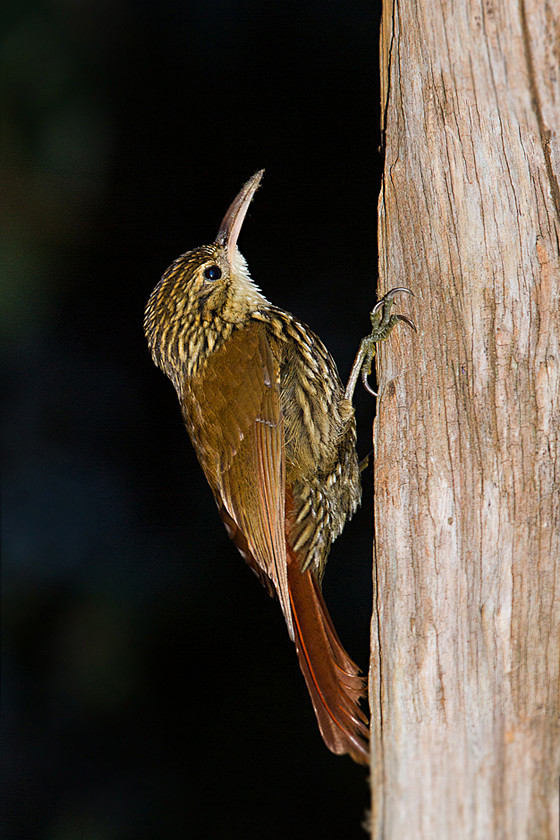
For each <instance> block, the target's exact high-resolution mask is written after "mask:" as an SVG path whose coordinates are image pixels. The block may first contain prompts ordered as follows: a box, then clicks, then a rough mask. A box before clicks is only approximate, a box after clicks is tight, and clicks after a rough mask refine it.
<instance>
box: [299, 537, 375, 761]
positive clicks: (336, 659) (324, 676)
mask: <svg viewBox="0 0 560 840" xmlns="http://www.w3.org/2000/svg"><path fill="white" fill-rule="evenodd" d="M288 552H289V555H288V558H287V559H288V588H289V593H290V604H291V607H292V614H293V621H294V631H295V645H296V650H297V655H298V659H299V664H300V668H301V670H302V672H303V676H304V677H305V682H306V683H307V689H308V691H309V694H310V696H311V701H312V703H313V708H314V709H315V714H316V716H317V722H318V724H319V729H320V731H321V735H322V736H323V740H324V742H325V744H326V745H327V747H328V748H329V750H331V751H332V752H333V753H336V754H338V755H342V754H343V753H348V754H349V755H350V756H351V757H352V758H353V759H354V761H356V762H358V764H367V763H368V762H369V750H368V739H369V732H368V726H367V718H366V716H365V714H364V713H363V712H362V710H361V708H360V706H359V702H360V700H361V699H363V698H365V696H366V688H365V681H364V679H363V678H362V677H361V676H360V674H359V670H358V668H357V666H356V665H355V664H354V662H352V660H351V659H350V657H349V656H348V654H347V653H346V651H345V650H344V648H343V647H342V644H341V642H340V639H339V638H338V635H337V633H336V630H335V629H334V626H333V623H332V620H331V617H330V615H329V613H328V611H327V607H326V605H325V602H324V600H323V596H322V594H321V590H320V588H319V584H318V583H317V581H316V580H315V577H314V575H313V573H312V572H311V570H310V569H307V570H306V571H305V572H301V567H300V564H299V561H298V560H297V558H296V557H295V556H293V555H292V553H291V551H290V550H288Z"/></svg>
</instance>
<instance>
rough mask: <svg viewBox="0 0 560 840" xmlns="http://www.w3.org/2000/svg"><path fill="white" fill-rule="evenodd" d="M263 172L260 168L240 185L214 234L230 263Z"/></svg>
mask: <svg viewBox="0 0 560 840" xmlns="http://www.w3.org/2000/svg"><path fill="white" fill-rule="evenodd" d="M263 174H264V169H260V170H259V171H258V172H256V173H255V174H254V175H253V177H252V178H250V179H249V180H248V181H247V183H246V184H244V185H243V186H242V187H241V189H240V191H239V193H238V194H237V197H236V198H234V200H233V201H232V203H231V204H230V206H229V209H228V211H227V213H226V215H225V216H224V218H223V221H222V224H221V225H220V229H219V231H218V235H217V236H216V240H215V242H216V244H217V245H221V246H222V247H223V248H225V251H226V257H227V260H228V262H229V263H230V265H231V263H232V261H233V257H234V254H235V248H236V246H237V240H238V238H239V233H240V231H241V226H242V224H243V222H244V220H245V216H246V215H247V210H248V209H249V204H250V203H251V201H252V199H253V196H254V195H255V192H256V191H257V188H258V186H259V184H260V182H261V178H262V176H263Z"/></svg>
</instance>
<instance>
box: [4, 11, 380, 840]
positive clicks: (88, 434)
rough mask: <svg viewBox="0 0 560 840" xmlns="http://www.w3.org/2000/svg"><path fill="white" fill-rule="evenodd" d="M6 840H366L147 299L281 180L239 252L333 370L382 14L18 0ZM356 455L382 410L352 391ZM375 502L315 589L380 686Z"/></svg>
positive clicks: (9, 85)
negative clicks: (159, 348) (148, 339)
mask: <svg viewBox="0 0 560 840" xmlns="http://www.w3.org/2000/svg"><path fill="white" fill-rule="evenodd" d="M2 16H3V24H4V26H3V30H4V37H5V41H4V43H5V48H4V55H5V58H4V94H3V109H2V110H3V116H2V145H3V149H4V154H3V159H4V161H8V162H9V163H8V165H7V166H4V167H3V169H4V179H5V188H4V189H3V192H4V195H5V202H4V209H3V211H2V212H3V219H2V229H3V234H2V236H3V244H2V257H1V259H2V263H3V272H2V273H3V275H4V277H5V278H6V279H7V281H8V282H7V283H5V284H4V289H3V291H2V306H1V310H2V311H1V317H2V349H3V357H4V364H5V373H6V376H5V379H6V380H7V398H6V400H5V410H4V458H3V462H4V493H3V498H4V502H3V504H4V525H3V541H4V551H3V557H4V560H3V570H4V571H3V576H4V587H3V600H4V609H3V624H4V633H3V657H2V660H3V671H4V678H3V688H2V707H3V731H4V739H3V742H4V746H3V748H2V749H3V759H2V764H3V773H4V780H3V784H2V788H3V800H4V802H3V822H4V826H5V829H4V830H3V831H2V836H3V837H5V838H6V840H16V838H17V840H19V838H21V839H22V840H31V838H41V840H42V838H45V840H76V839H79V840H114V839H116V838H118V839H119V840H121V838H131V840H132V838H134V840H143V838H158V839H160V838H178V837H189V838H191V837H193V838H199V837H200V838H218V837H219V838H223V837H226V838H237V837H239V838H247V839H249V838H257V837H258V838H265V839H266V838H284V837H292V838H299V837H306V838H319V837H320V838H353V837H356V838H358V837H363V836H364V834H363V829H362V828H361V822H362V820H363V819H364V812H365V809H366V808H367V805H368V791H367V772H366V770H364V769H363V768H360V767H357V766H355V765H354V764H353V763H352V762H351V761H350V759H348V758H347V757H343V758H339V757H335V756H332V755H331V754H330V753H329V752H328V751H327V750H326V748H325V747H324V746H323V743H322V741H321V738H320V736H319V734H318V730H317V727H316V724H315V717H314V714H313V711H312V708H311V704H310V702H309V699H308V696H307V692H306V689H305V685H304V682H303V678H302V676H301V674H300V671H299V668H298V666H297V660H296V657H295V652H294V650H293V647H292V645H291V643H290V641H289V639H288V636H287V633H286V630H285V626H284V623H283V619H282V616H281V613H280V610H279V608H278V605H277V604H276V603H275V602H273V601H272V600H270V599H269V598H268V597H267V596H266V594H265V593H264V591H263V590H261V588H260V587H259V585H258V582H257V581H256V579H255V578H254V577H253V575H252V574H251V573H250V571H249V570H248V569H247V568H246V567H245V565H244V564H243V562H242V561H241V560H240V558H239V556H238V555H237V553H236V551H235V549H234V548H233V546H232V545H231V544H230V543H229V541H228V539H227V536H226V534H225V531H224V529H223V527H222V525H221V523H220V521H219V519H218V516H217V513H216V510H215V507H214V503H213V501H212V500H211V496H210V492H209V490H208V488H207V486H206V484H205V481H204V478H203V476H202V473H201V471H200V469H199V467H198V465H197V463H196V460H195V457H194V453H193V451H192V449H191V446H190V443H189V440H188V436H187V434H186V432H185V430H184V429H183V427H182V425H181V419H180V414H179V409H178V405H177V401H176V397H175V392H174V390H173V388H172V386H171V385H170V383H169V382H168V381H167V380H166V379H165V378H164V376H163V375H162V374H161V373H160V372H159V371H158V370H156V368H155V367H154V366H153V365H152V363H151V360H150V358H149V354H148V351H147V347H146V343H145V340H144V337H143V332H142V317H143V308H144V305H145V302H146V300H147V298H148V295H149V293H150V291H151V289H152V288H153V286H154V285H155V283H156V282H157V280H158V278H159V276H160V275H161V274H162V272H163V271H164V269H165V268H166V267H167V265H168V264H169V263H170V262H171V261H172V260H173V259H174V258H175V257H176V256H178V255H179V254H180V253H182V252H184V251H185V250H187V249H189V248H191V247H194V246H197V245H200V244H203V243H206V242H209V241H211V240H212V239H213V238H214V236H215V234H216V232H217V228H218V225H219V223H220V221H221V218H222V216H223V214H224V212H225V210H226V209H227V206H228V204H229V203H230V201H231V200H232V199H233V198H234V196H235V195H236V193H237V191H238V190H239V188H240V187H241V185H242V183H243V182H244V181H245V180H246V179H247V178H248V177H249V176H250V175H252V174H253V172H255V171H256V170H257V169H260V168H261V167H265V168H266V174H265V177H264V181H263V185H262V187H261V189H260V190H259V192H258V194H257V196H256V198H255V200H254V202H253V205H252V207H251V209H250V212H249V215H248V218H247V220H246V222H245V226H244V228H243V231H242V234H241V239H240V247H241V250H242V252H243V253H244V255H245V256H246V258H247V259H248V262H249V265H250V268H251V271H252V274H253V277H254V279H255V280H256V282H257V283H258V284H259V285H260V286H261V288H262V289H263V291H264V293H265V294H266V295H267V297H269V298H270V299H271V300H272V301H273V302H274V303H275V304H277V305H279V306H282V307H284V308H286V309H288V310H290V311H292V312H293V313H294V314H296V315H297V316H298V317H300V318H301V319H302V320H304V321H305V322H306V323H308V324H309V325H310V326H311V327H312V328H313V329H314V330H315V331H316V332H318V333H319V335H320V336H321V337H322V338H323V340H324V341H325V343H326V344H327V346H328V347H329V349H330V350H331V352H332V353H333V355H334V357H335V358H336V360H337V363H338V365H339V368H340V372H341V376H342V378H343V379H345V378H346V377H347V375H348V372H349V370H350V366H351V362H352V359H353V357H354V354H355V351H356V348H357V345H358V342H359V340H360V338H361V337H362V336H363V335H364V334H365V333H366V332H367V331H368V311H369V309H370V308H371V306H372V304H373V302H374V295H375V276H376V259H377V257H376V251H375V219H376V198H377V193H378V189H379V179H380V167H381V160H380V157H379V154H378V151H377V149H378V146H379V142H380V140H379V130H378V115H379V108H378V100H379V91H378V82H377V76H378V70H377V63H378V62H377V40H378V23H379V10H378V8H377V6H373V7H372V6H371V4H369V3H366V2H362V0H360V2H347V3H342V2H338V3H335V2H317V1H316V0H314V2H305V3H302V4H299V3H284V4H273V3H270V4H268V3H264V2H260V3H258V2H255V1H254V0H245V2H243V0H237V2H233V0H231V1H230V2H227V1H226V0H223V2H214V1H213V0H209V2H208V1H207V2H203V0H195V2H192V0H191V1H190V2H189V0H183V2H178V0H176V1H175V2H172V0H164V2H161V3H146V2H138V3H132V2H130V0H129V2H125V0H116V2H112V1H111V2H110V0H105V2H102V0H96V2H94V0H81V2H70V0H66V2H64V0H60V2H56V3H55V2H52V3H38V2H36V0H34V2H25V1H24V2H21V0H19V1H18V2H12V3H7V4H4V6H3V11H2ZM357 409H358V412H359V416H360V444H359V449H360V453H361V454H362V455H364V454H366V453H367V451H368V450H369V449H370V446H371V443H370V427H371V420H372V417H373V410H374V406H373V402H372V401H371V400H370V398H369V397H368V396H367V395H365V394H363V393H360V394H359V395H358V398H357ZM370 510H371V485H370V480H369V476H366V478H365V503H364V506H363V509H362V510H361V511H360V512H359V514H358V515H357V516H356V517H355V519H354V521H353V522H352V523H351V524H350V525H349V526H348V528H347V530H346V532H345V534H344V536H343V537H342V538H341V539H340V540H339V541H338V543H337V544H336V545H335V548H334V550H333V553H332V557H331V562H330V564H329V568H328V571H327V576H326V579H325V586H324V589H325V594H326V598H327V601H328V603H329V605H330V607H331V611H332V614H333V617H334V620H335V623H336V624H337V626H338V628H339V632H340V635H341V637H342V639H343V640H344V642H345V643H346V645H347V647H348V649H349V651H350V652H351V654H352V655H353V656H354V658H355V659H357V661H358V662H360V664H361V665H362V667H364V668H365V667H367V656H368V629H369V627H368V625H369V615H370V609H371V603H370V601H371V595H370V593H371V582H370V575H371V568H370V562H371V561H370V556H371V551H370V546H371V530H372V521H371V514H370Z"/></svg>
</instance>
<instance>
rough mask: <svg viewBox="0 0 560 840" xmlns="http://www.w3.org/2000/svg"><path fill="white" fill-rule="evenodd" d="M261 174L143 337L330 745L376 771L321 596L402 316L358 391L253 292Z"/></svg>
mask: <svg viewBox="0 0 560 840" xmlns="http://www.w3.org/2000/svg"><path fill="white" fill-rule="evenodd" d="M262 174H263V172H262V171H261V172H257V173H256V175H254V176H253V178H251V179H250V180H249V181H248V182H247V183H246V184H245V185H244V186H243V188H242V189H241V191H240V193H239V195H238V196H237V198H236V199H235V200H234V201H233V203H232V204H231V206H230V208H229V210H228V211H227V213H226V215H225V217H224V220H223V222H222V224H221V227H220V229H219V231H218V235H217V237H216V239H215V240H214V242H213V243H212V244H211V245H203V246H202V247H200V248H195V249H194V250H193V251H188V252H187V253H186V254H183V255H182V256H180V257H179V258H178V259H177V260H175V262H174V263H172V265H171V266H170V267H169V268H168V269H167V271H166V272H165V274H164V275H163V277H162V278H161V280H160V282H159V283H158V285H157V286H156V287H155V289H154V291H153V292H152V294H151V296H150V299H149V301H148V305H147V307H146V314H145V320H144V329H145V333H146V337H147V339H148V344H149V347H150V350H151V353H152V357H153V360H154V362H155V364H156V365H158V366H159V367H160V368H161V369H162V370H163V372H164V373H165V374H166V375H167V376H168V377H169V379H170V380H171V381H172V383H173V385H174V386H175V389H176V391H177V395H178V397H179V403H180V406H181V411H182V414H183V418H184V422H185V425H186V427H187V429H188V432H189V434H190V437H191V440H192V443H193V446H194V448H195V450H196V454H197V456H198V460H199V461H200V464H201V466H202V469H203V470H204V473H205V475H206V478H207V480H208V483H209V485H210V487H211V489H212V493H213V494H214V498H215V500H216V504H217V506H218V509H219V512H220V515H221V517H222V519H223V521H224V523H225V526H226V528H227V531H228V534H229V536H230V537H231V539H232V540H233V542H234V543H235V545H236V546H237V548H238V549H239V552H240V553H241V556H242V557H243V558H244V560H246V562H247V563H248V564H249V566H250V567H251V569H252V570H253V571H254V572H255V573H256V575H257V577H258V578H259V579H260V581H261V583H262V584H263V585H264V587H265V588H266V589H267V590H268V592H269V594H270V595H275V596H277V597H278V600H279V601H280V606H281V608H282V612H283V614H284V618H285V620H286V625H287V627H288V632H289V634H290V638H291V639H292V641H293V642H295V646H296V651H297V655H298V659H299V664H300V667H301V670H302V671H303V675H304V677H305V681H306V683H307V688H308V690H309V694H310V696H311V701H312V703H313V708H314V710H315V714H316V716H317V721H318V723H319V729H320V731H321V735H322V736H323V739H324V741H325V744H326V745H327V747H328V748H329V749H330V750H332V752H334V753H338V754H342V753H349V754H350V756H351V757H352V758H353V759H354V760H355V761H357V762H359V763H364V764H365V763H367V761H368V725H367V718H366V716H365V714H364V712H363V711H362V710H361V708H360V706H359V703H360V700H362V699H363V698H365V693H366V692H365V683H364V680H363V678H362V677H361V676H360V672H359V670H358V668H357V666H356V665H355V664H354V662H353V661H352V660H351V659H350V657H349V656H348V654H347V653H346V651H345V650H344V648H343V647H342V644H341V642H340V640H339V638H338V635H337V633H336V631H335V629H334V626H333V623H332V621H331V618H330V616H329V613H328V611H327V608H326V606H325V602H324V600H323V596H322V594H321V580H322V577H323V573H324V571H325V565H326V562H327V556H328V553H329V549H330V545H331V543H332V542H333V540H335V539H336V537H337V536H338V535H339V534H340V532H341V531H342V529H343V527H344V525H345V523H346V521H347V520H348V519H349V518H350V517H351V516H352V514H353V513H354V511H355V510H356V508H357V506H358V504H359V502H360V497H361V486H360V470H359V466H358V458H357V455H356V426H355V420H354V409H353V407H352V395H353V391H354V387H355V384H356V381H357V379H358V376H359V375H360V373H361V375H362V378H363V381H364V384H365V385H366V387H368V388H369V386H368V385H367V376H368V374H369V372H370V368H371V361H372V358H373V356H374V353H375V343H376V342H378V341H381V340H383V339H385V338H386V337H387V336H388V335H389V333H390V332H391V330H392V329H393V327H394V326H395V324H396V323H397V321H398V320H403V321H406V322H407V323H409V324H410V325H411V326H413V325H412V324H411V322H410V321H409V320H408V319H407V318H406V317H405V316H403V315H394V314H393V315H391V306H392V304H393V297H394V295H395V293H396V292H397V291H407V290H403V289H393V290H392V291H391V292H389V293H388V294H387V295H385V297H384V298H383V299H382V300H380V301H379V303H378V304H377V306H376V307H375V309H374V310H373V312H372V314H371V319H372V327H373V331H372V334H371V335H370V336H369V337H368V338H366V339H364V340H363V341H362V345H361V347H360V351H359V353H358V356H357V358H356V362H355V364H354V368H353V371H352V374H351V377H350V381H349V383H348V388H347V389H346V392H345V391H344V388H343V386H342V384H341V382H340V379H339V376H338V372H337V369H336V365H335V363H334V361H333V359H332V357H331V355H330V354H329V352H328V351H327V350H326V348H325V346H324V345H323V343H322V342H321V340H320V339H319V338H318V337H317V336H316V335H315V334H314V333H313V332H312V331H311V330H310V329H309V327H307V326H306V325H305V324H302V323H301V321H298V320H297V319H296V318H294V317H293V316H292V315H290V314H289V313H288V312H284V311H283V310H282V309H279V308H277V307H276V306H273V305H272V304H271V303H269V301H268V300H267V299H266V298H265V297H264V295H263V294H262V293H261V291H260V290H259V288H258V287H257V286H256V285H255V283H254V282H253V280H252V279H251V277H250V276H249V271H248V268H247V263H246V262H245V259H244V258H243V257H242V255H241V254H240V252H239V250H238V248H237V239H238V236H239V232H240V230H241V226H242V224H243V220H244V218H245V215H246V213H247V209H248V207H249V204H250V202H251V200H252V198H253V195H254V193H255V191H256V189H257V187H258V185H259V182H260V180H261V177H262Z"/></svg>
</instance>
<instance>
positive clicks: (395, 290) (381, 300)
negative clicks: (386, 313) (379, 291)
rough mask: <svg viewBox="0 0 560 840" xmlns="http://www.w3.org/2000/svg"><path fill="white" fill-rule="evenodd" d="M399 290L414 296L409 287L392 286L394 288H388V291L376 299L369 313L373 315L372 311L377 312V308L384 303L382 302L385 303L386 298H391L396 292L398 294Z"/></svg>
mask: <svg viewBox="0 0 560 840" xmlns="http://www.w3.org/2000/svg"><path fill="white" fill-rule="evenodd" d="M399 292H406V294H408V295H412V297H415V294H414V292H412V291H411V290H410V289H407V288H405V287H404V286H395V288H394V289H389V291H388V292H387V293H386V294H384V295H383V297H382V298H380V299H379V300H378V301H377V303H376V304H375V306H374V307H373V311H372V313H371V314H372V315H373V313H374V312H377V310H378V309H379V308H380V307H381V306H383V304H384V303H386V302H387V301H388V300H393V298H394V297H395V295H398V294H399Z"/></svg>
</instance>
